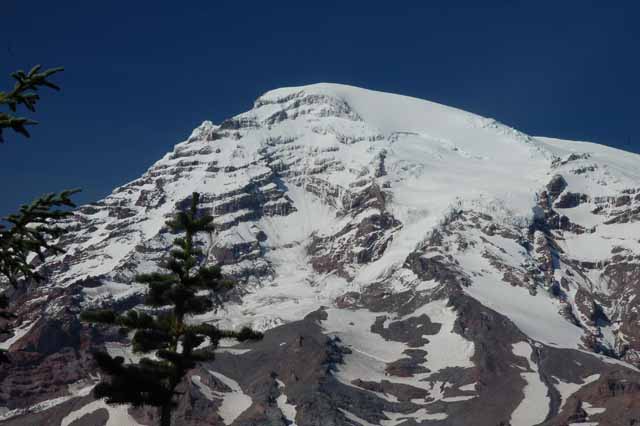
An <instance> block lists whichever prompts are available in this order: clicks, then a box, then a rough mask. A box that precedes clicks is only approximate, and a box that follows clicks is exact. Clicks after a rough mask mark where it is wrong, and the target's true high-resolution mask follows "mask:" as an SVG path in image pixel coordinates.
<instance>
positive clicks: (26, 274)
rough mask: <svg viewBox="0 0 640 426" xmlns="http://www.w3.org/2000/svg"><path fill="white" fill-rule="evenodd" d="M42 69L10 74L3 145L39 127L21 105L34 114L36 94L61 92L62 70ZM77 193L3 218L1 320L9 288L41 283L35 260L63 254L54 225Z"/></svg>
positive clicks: (0, 101)
mask: <svg viewBox="0 0 640 426" xmlns="http://www.w3.org/2000/svg"><path fill="white" fill-rule="evenodd" d="M40 68H41V67H40V65H37V66H35V67H33V68H32V69H31V71H29V72H28V73H25V72H24V71H16V72H14V73H13V74H11V76H12V77H13V78H14V79H15V80H16V82H15V84H14V87H13V89H12V90H10V91H9V92H0V106H5V107H7V108H8V109H9V111H5V112H0V143H2V142H4V139H3V130H4V129H12V130H14V131H15V132H17V133H19V134H22V135H23V136H26V137H29V132H28V131H27V129H26V126H29V125H34V124H37V122H35V121H33V120H31V119H28V118H24V117H18V116H15V115H14V113H15V112H16V111H17V109H18V106H24V107H26V108H27V109H28V110H29V111H31V112H34V111H35V106H36V103H37V102H38V101H39V100H40V97H39V95H38V94H37V93H36V92H37V91H38V89H39V88H40V87H42V86H44V87H49V88H52V89H55V90H60V88H59V87H58V86H56V85H55V84H53V83H52V82H51V81H49V77H50V76H51V75H53V74H55V73H58V72H60V71H62V68H52V69H49V70H46V71H42V72H40ZM76 192H78V190H71V191H64V192H62V193H60V194H47V195H44V196H42V197H40V198H38V199H36V200H35V201H33V202H32V203H31V204H29V205H23V206H22V207H21V208H20V211H19V212H18V213H16V214H11V215H9V216H7V217H2V218H0V291H2V293H0V318H3V319H5V320H10V319H13V318H15V315H14V314H13V312H12V311H11V309H10V306H9V298H8V297H7V294H6V290H7V288H10V287H14V288H16V287H18V285H19V283H21V282H33V281H35V282H40V281H41V280H42V276H41V275H40V274H39V273H38V272H37V270H36V267H35V265H34V264H33V262H32V257H33V256H34V255H35V256H37V257H38V258H39V259H40V260H41V261H43V260H44V257H45V255H47V254H55V253H61V252H62V249H61V248H60V247H58V246H57V245H55V244H53V241H54V240H55V239H56V238H58V237H60V236H61V235H62V234H64V233H65V229H63V228H61V227H58V226H56V224H55V222H56V221H58V220H60V219H62V218H65V217H67V216H69V215H71V212H70V211H69V208H71V207H75V205H74V204H73V202H72V201H71V198H70V197H71V195H73V194H74V193H76ZM4 331H6V330H4ZM8 361H9V358H8V357H7V356H6V354H5V353H4V352H0V363H2V362H8Z"/></svg>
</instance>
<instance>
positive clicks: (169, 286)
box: [81, 193, 262, 426]
mask: <svg viewBox="0 0 640 426" xmlns="http://www.w3.org/2000/svg"><path fill="white" fill-rule="evenodd" d="M198 203H199V194H198V193H193V196H192V199H191V207H190V209H188V210H186V211H180V212H178V213H177V214H176V215H175V217H174V218H173V219H171V220H169V221H168V222H167V226H168V228H169V230H170V231H172V232H173V233H183V235H184V236H181V237H177V238H175V240H174V241H173V249H172V250H171V251H170V253H169V256H168V259H167V260H166V261H165V262H164V263H163V264H162V265H161V266H162V269H161V270H160V271H158V272H154V273H150V274H142V275H139V276H138V277H136V281H138V282H141V283H144V284H146V285H147V286H148V291H147V295H146V299H145V304H146V305H148V306H150V307H154V308H156V309H157V311H158V312H161V313H158V314H153V315H152V314H149V313H145V312H142V311H136V310H130V311H128V312H127V313H125V314H123V315H117V314H116V313H114V312H113V311H110V310H93V311H86V312H84V313H82V315H81V319H82V320H83V321H87V322H93V323H104V324H115V325H118V326H121V327H123V328H124V329H126V330H135V334H134V336H133V339H132V344H133V349H134V351H135V352H142V353H151V352H155V355H156V356H155V358H151V357H147V358H142V359H141V360H140V362H138V363H132V364H125V360H124V358H123V357H120V356H118V357H111V356H110V355H109V354H107V353H104V352H98V353H95V359H96V362H97V363H98V366H99V367H100V368H101V369H102V370H103V371H104V372H105V373H107V374H108V375H109V376H110V378H109V379H108V380H107V381H103V382H102V383H100V384H98V385H97V386H96V388H95V389H94V396H95V397H96V398H106V399H107V403H110V404H122V403H128V404H132V405H134V406H141V405H150V406H155V407H158V408H160V414H161V425H162V426H166V425H170V424H171V411H172V407H173V406H174V404H175V402H174V396H175V393H176V387H177V386H178V384H179V383H180V382H181V381H182V379H183V378H184V376H185V374H186V373H187V371H188V370H189V369H191V368H193V367H194V366H195V365H196V363H197V362H198V361H207V360H212V359H213V351H214V350H215V348H216V347H217V345H218V343H219V341H220V339H222V338H235V339H238V340H240V341H245V340H249V339H260V338H262V334H261V333H258V332H255V331H253V330H251V329H249V328H243V329H242V330H241V331H239V332H237V331H227V330H220V329H219V328H218V327H216V326H214V325H211V324H199V325H193V324H189V323H188V322H186V321H185V319H186V318H187V317H188V316H190V315H198V314H203V313H206V312H209V311H210V310H211V309H213V308H214V303H213V301H212V297H211V296H213V295H220V294H221V293H224V292H225V291H227V290H228V289H230V288H231V286H232V283H231V282H230V281H228V280H225V279H224V278H223V277H222V274H221V272H220V268H219V267H218V266H207V265H206V264H205V261H206V258H205V254H204V252H203V251H202V249H201V248H199V247H197V246H196V244H195V240H194V238H195V237H196V235H198V234H202V233H204V234H208V233H210V232H212V231H213V223H212V222H213V217H212V216H210V215H206V214H201V213H200V212H199V211H198ZM203 293H208V294H203ZM203 344H205V345H203ZM201 345H202V346H205V347H204V348H202V349H200V346H201Z"/></svg>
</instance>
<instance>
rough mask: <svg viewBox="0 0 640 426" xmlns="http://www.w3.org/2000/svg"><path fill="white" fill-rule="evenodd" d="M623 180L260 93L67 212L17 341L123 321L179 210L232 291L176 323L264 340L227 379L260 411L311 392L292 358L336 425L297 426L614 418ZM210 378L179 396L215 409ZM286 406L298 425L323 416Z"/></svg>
mask: <svg viewBox="0 0 640 426" xmlns="http://www.w3.org/2000/svg"><path fill="white" fill-rule="evenodd" d="M639 159H640V157H639V156H637V155H634V154H630V153H624V152H621V151H618V150H614V149H611V148H606V147H603V146H600V145H596V144H588V143H583V142H569V141H561V140H556V139H550V138H540V137H531V136H529V135H526V134H524V133H522V132H520V131H518V130H516V129H513V128H511V127H508V126H505V125H503V124H501V123H499V122H497V121H496V120H493V119H489V118H484V117H481V116H478V115H475V114H471V113H468V112H464V111H461V110H458V109H455V108H450V107H446V106H443V105H440V104H437V103H433V102H428V101H424V100H420V99H416V98H411V97H407V96H400V95H394V94H389V93H382V92H376V91H372V90H366V89H360V88H356V87H351V86H345V85H339V84H328V83H320V84H313V85H309V86H301V87H292V88H282V89H276V90H273V91H270V92H267V93H266V94H264V95H262V96H260V97H259V98H258V99H257V100H256V102H255V104H254V107H253V108H252V109H250V110H249V111H246V112H244V113H241V114H238V115H236V116H234V117H231V118H229V119H227V120H224V121H222V122H221V123H219V124H213V123H212V122H210V121H205V122H203V123H202V124H201V125H200V126H198V127H197V128H196V129H194V131H193V132H192V133H191V135H190V136H189V137H188V138H187V140H185V141H183V142H181V143H178V144H177V145H176V146H175V147H174V149H173V150H172V152H170V153H167V154H166V155H165V156H164V157H163V158H162V159H160V160H159V161H158V162H156V163H155V164H154V165H153V166H152V167H150V168H149V170H147V172H146V173H145V174H143V175H142V176H141V177H140V178H138V179H136V180H134V181H132V182H129V183H127V184H126V185H123V186H121V187H119V188H116V189H115V190H114V191H113V193H112V194H111V195H109V196H108V197H106V198H105V199H103V200H100V201H98V202H96V203H92V204H89V205H86V206H82V207H81V208H79V209H78V210H77V212H76V214H75V216H74V217H73V218H72V219H70V220H69V221H68V222H67V223H66V226H68V228H69V230H70V233H69V234H68V235H67V236H65V238H64V239H63V240H62V241H61V244H62V245H63V246H64V248H65V249H66V251H67V252H66V254H65V255H63V256H58V257H56V258H52V259H51V260H50V261H49V262H47V263H46V264H45V265H44V269H45V271H46V272H48V274H49V284H50V287H49V289H50V293H47V294H45V295H44V296H41V297H43V299H42V300H46V302H47V303H46V304H42V305H40V304H38V303H37V302H33V304H28V303H25V304H24V306H25V308H24V309H28V310H29V315H31V316H32V317H33V321H34V322H33V323H29V324H26V325H24V326H21V327H20V328H19V330H22V331H21V332H24V333H25V335H28V334H34V333H36V331H37V330H41V327H40V326H38V327H35V326H34V328H33V330H36V331H31V330H32V329H31V328H30V326H31V325H33V324H36V322H35V321H36V319H38V318H45V319H46V321H62V319H65V321H66V320H69V321H76V323H77V319H76V317H75V316H74V315H75V313H77V312H76V311H77V310H78V307H79V306H82V307H87V306H115V307H117V308H123V309H124V308H127V307H133V306H136V305H137V304H138V303H140V302H141V300H142V294H143V290H144V288H143V287H142V286H140V285H138V284H137V283H136V282H135V275H136V274H137V273H140V272H149V271H152V270H155V268H157V264H158V262H159V261H160V260H161V259H162V258H163V257H164V255H165V253H166V250H167V247H168V246H169V245H170V242H171V240H172V238H173V236H171V235H169V234H168V233H167V232H166V229H165V227H164V222H165V220H166V219H167V217H168V216H169V215H170V214H172V212H174V211H175V209H176V208H177V207H179V206H184V205H185V203H186V202H188V201H189V197H190V196H191V194H192V192H194V191H197V192H199V193H201V194H202V201H203V205H202V208H203V209H205V210H206V211H207V212H210V213H212V214H213V215H214V223H215V224H216V225H217V230H216V232H215V233H214V234H212V235H211V236H210V238H208V239H207V240H206V241H201V243H203V244H206V245H207V246H209V247H210V250H209V255H208V258H207V261H209V262H215V263H218V264H220V265H222V268H223V271H224V272H225V273H226V274H228V275H230V276H232V277H233V278H235V280H236V281H238V283H239V285H238V286H237V290H236V292H235V293H234V294H233V295H231V296H230V298H229V300H228V302H227V303H226V305H225V309H224V310H221V311H219V312H214V313H211V314H209V315H205V316H202V317H198V318H192V320H193V321H208V322H216V323H222V324H224V325H228V326H232V327H240V326H242V325H246V324H250V325H252V326H253V327H255V328H258V329H262V330H271V331H270V333H272V334H271V335H270V336H272V338H267V339H266V340H267V343H265V344H264V347H262V349H256V353H257V355H256V356H257V357H258V358H256V360H257V359H259V360H260V361H256V360H254V359H253V358H251V357H252V355H251V352H249V353H248V355H247V358H246V359H245V358H242V359H241V361H238V362H241V363H242V362H245V361H247V362H248V364H247V365H252V366H253V365H257V364H260V365H261V366H262V365H264V368H265V369H267V368H269V369H271V373H272V372H273V371H276V370H277V371H279V372H280V373H279V374H282V375H281V376H280V377H281V379H278V380H281V381H279V382H274V383H276V385H275V387H273V389H275V390H278V392H281V391H282V389H283V388H284V387H285V385H286V387H287V388H288V387H289V386H292V387H293V386H302V385H296V384H295V383H303V384H306V383H311V385H313V383H315V382H313V380H314V379H310V378H309V377H308V375H306V373H305V372H302V371H305V369H308V368H311V367H308V366H307V365H304V368H302V370H296V371H295V374H294V373H292V372H291V371H290V370H287V369H286V368H284V367H282V365H284V364H287V365H289V364H290V365H292V366H295V365H297V364H296V362H297V358H296V357H297V356H298V355H299V353H300V351H308V352H305V354H306V355H305V356H307V357H308V358H305V362H307V361H308V360H311V359H313V360H318V363H319V364H318V365H317V366H316V367H317V371H316V370H314V371H315V372H314V373H313V374H317V375H318V376H317V377H322V379H319V380H324V381H325V383H331V384H332V385H331V386H333V388H332V389H337V390H339V392H335V393H334V392H329V393H331V395H330V396H326V395H325V394H324V393H322V392H320V391H319V392H320V394H321V395H322V396H321V398H328V399H330V400H331V401H332V402H331V404H333V405H331V404H330V405H331V407H333V406H334V405H335V407H338V409H334V410H333V411H331V413H330V415H327V414H326V413H324V414H323V415H322V418H323V419H324V418H331V419H333V420H331V421H332V422H333V423H331V422H330V423H326V422H325V423H318V422H315V423H314V420H309V417H308V416H313V415H314V414H309V413H315V412H314V411H313V410H311V411H309V410H306V411H304V412H303V414H299V416H302V417H300V419H298V421H297V424H300V425H306V424H331V425H351V424H368V425H370V424H374V425H376V426H387V425H400V424H404V423H406V422H404V420H405V419H409V420H408V421H410V420H411V419H413V420H415V422H416V423H418V424H432V423H430V422H431V421H433V422H435V423H433V424H434V425H435V424H437V425H445V424H448V425H456V424H470V423H469V422H468V420H469V417H465V416H466V414H465V413H483V414H486V419H488V420H487V421H486V422H483V421H484V420H482V419H481V420H478V419H479V418H481V417H482V416H478V414H475V415H473V416H472V417H470V418H473V419H474V420H473V421H474V422H475V423H474V424H482V425H485V424H486V425H487V426H489V425H491V426H493V425H495V424H500V423H501V422H502V424H509V423H510V424H512V425H514V426H516V425H521V426H530V425H533V424H537V423H541V422H542V421H544V420H545V418H547V417H548V418H554V419H556V418H557V419H560V420H558V422H557V423H549V424H550V425H551V424H553V425H559V424H566V423H562V421H564V420H566V419H567V418H569V417H570V416H571V415H573V414H575V413H579V410H581V408H580V405H577V408H576V405H575V404H576V403H575V401H574V399H575V398H574V399H572V398H573V397H572V395H573V394H574V393H575V394H580V398H585V400H589V401H591V403H593V404H602V405H603V406H605V405H606V404H609V405H606V406H608V407H612V408H611V409H612V410H613V409H614V407H616V405H615V404H618V402H619V401H618V399H616V397H615V396H612V397H611V398H609V397H606V398H605V397H602V395H603V392H604V393H605V394H606V390H605V391H601V390H602V389H605V388H606V387H607V386H610V383H618V385H619V386H627V388H625V389H628V386H629V385H628V384H624V385H623V384H622V383H628V381H629V380H636V381H637V389H638V390H639V392H638V393H639V394H640V379H638V378H637V377H636V376H633V375H632V374H631V373H629V371H631V369H630V368H629V365H628V364H625V363H635V364H639V365H640V332H638V328H637V326H636V322H637V312H638V309H640V305H639V303H640V297H637V296H638V295H640V289H639V288H638V286H637V282H638V280H639V279H640V269H639V268H638V264H640V257H639V255H638V253H640V226H638V222H640V168H638V166H637V165H638V163H639ZM38 300H39V299H38ZM70 300H71V302H70ZM70 303H71V304H72V305H73V306H74V308H73V309H75V310H76V311H74V310H73V309H70V308H69V307H68V306H69V304H70ZM69 318H73V320H70V319H69ZM76 323H74V324H76ZM30 324H31V325H30ZM38 324H40V323H38ZM292 333H293V334H292ZM296 333H297V334H296ZM303 335H304V336H306V339H307V340H305V341H306V342H312V343H305V344H303V340H304V339H303V338H302V337H301V336H303ZM327 335H328V336H331V337H332V339H330V340H329V341H327V343H326V344H325V343H322V342H325V341H324V340H323V339H324V338H325V337H326V336H327ZM268 336H269V334H268ZM323 336H324V337H323ZM334 336H338V337H340V339H342V340H341V341H339V340H336V339H333V337H334ZM27 338H29V337H27ZM20 340H21V336H18V337H14V338H12V339H11V340H7V342H9V343H8V344H7V345H9V344H11V345H13V344H14V342H19V341H20ZM317 342H321V343H320V344H319V345H320V346H313V345H314V344H316V343H317ZM341 342H342V343H341ZM112 343H113V342H111V343H109V342H108V344H107V346H108V347H109V348H111V349H110V350H114V349H113V348H114V346H113V345H112ZM109 345H111V346H109ZM114 345H115V343H114ZM305 345H306V346H305ZM16 347H17V346H16ZM115 347H118V348H120V346H115ZM118 350H123V349H118ZM261 351H262V352H261ZM274 351H275V352H274ZM289 351H290V352H289ZM240 352H242V350H240ZM276 352H277V353H278V354H282V356H283V357H286V356H289V357H290V358H287V359H288V361H287V363H279V362H276V361H275V360H272V359H271V358H270V357H273V356H274V355H272V353H276ZM591 353H600V354H605V355H607V357H608V358H605V360H607V362H609V363H612V362H617V363H618V364H608V363H605V362H604V361H602V360H601V359H600V358H599V357H596V356H592V355H589V354H591ZM319 354H320V355H319ZM240 355H242V353H241V354H240ZM127 356H129V355H127ZM278 356H280V355H278ZM324 357H328V358H326V359H325V358H324ZM283 359H284V358H283ZM227 361H229V360H227ZM309 362H310V363H311V364H312V362H311V361H309ZM276 364H278V365H276ZM220 365H225V358H224V357H222V361H221V364H220ZM228 365H244V364H236V360H235V359H234V360H231V361H229V364H228ZM576 365H580V366H581V367H580V369H578V370H576V369H577V367H576ZM612 365H613V366H612ZM283 368H284V369H283ZM287 368H289V367H287ZM291 368H294V367H291ZM314 368H315V367H314ZM621 368H622V370H620V369H621ZM285 370H286V371H285ZM229 371H231V372H229ZM319 371H321V372H319ZM620 371H623V373H620ZM538 372H540V375H538ZM227 373H229V374H231V375H233V374H236V376H235V377H234V379H235V380H237V382H238V383H241V384H242V386H241V385H240V384H238V383H236V382H234V381H229V380H228V378H225V379H224V380H223V382H225V383H234V384H233V386H232V387H230V388H229V389H233V392H236V393H237V392H238V390H239V392H242V391H243V389H244V391H246V392H248V393H251V394H252V395H253V397H255V398H261V397H260V396H257V395H258V394H259V395H263V396H264V395H268V396H269V398H270V399H269V401H272V402H273V401H275V400H278V401H280V402H279V403H278V404H279V405H278V406H279V407H280V406H281V405H282V407H285V405H286V404H289V402H287V401H289V399H287V398H285V399H284V400H282V399H281V398H280V397H278V396H277V395H273V394H272V393H269V392H262V390H259V389H254V388H251V389H250V390H247V389H246V388H243V386H244V387H246V385H247V383H249V382H251V379H249V378H246V380H245V381H243V380H244V379H245V378H244V376H242V374H241V373H239V372H237V371H233V370H225V374H227ZM271 373H270V372H267V373H266V376H268V377H271ZM238 374H240V375H238ZM290 374H291V375H290ZM616 374H619V375H622V376H616ZM634 374H635V373H634ZM600 375H602V378H601V379H599V378H600ZM210 376H211V374H209V373H207V372H206V371H202V372H201V375H198V376H194V382H193V383H194V384H195V386H196V387H197V389H200V390H203V389H204V390H205V391H206V392H205V394H206V395H216V394H220V393H219V392H214V391H212V390H211V389H210V388H208V387H207V386H209V385H207V384H205V382H204V381H202V380H201V379H202V377H210ZM241 376H242V377H241ZM196 377H197V380H196V379H195V378H196ZM213 377H219V376H216V375H215V374H213ZM222 377H225V376H222ZM291 377H295V379H294V378H291ZM301 377H302V378H301ZM314 377H316V376H314ZM211 380H212V379H209V382H211ZM256 380H258V382H259V383H262V381H261V380H262V378H260V379H256ZM265 380H271V379H265ZM309 380H311V382H309ZM524 382H526V386H524V387H523V383H524ZM251 383H253V382H251ZM265 383H266V382H265ZM474 383H476V384H475V385H474ZM590 383H592V384H593V386H603V387H602V388H601V389H600V390H594V389H593V388H589V387H588V385H589V384H590ZM598 383H600V385H599V384H598ZM603 383H604V384H603ZM633 383H636V382H633ZM272 385H273V383H272ZM618 385H616V386H618ZM250 386H253V384H252V385H250ZM265 386H267V385H266V384H265ZM269 386H270V385H269ZM583 386H584V388H585V389H584V390H583V389H582V387H583ZM261 389H262V388H261ZM296 389H297V391H296V392H297V393H296V394H294V395H295V397H297V398H299V400H300V401H307V402H309V401H311V402H309V404H307V405H306V406H308V407H311V406H317V407H324V406H325V405H323V404H320V403H318V401H319V399H318V398H320V397H319V396H318V394H309V395H307V393H308V390H305V389H306V388H304V389H303V388H300V387H298V388H296ZM314 389H315V388H314ZM616 389H618V388H616ZM633 389H635V388H633ZM261 392H262V393H261ZM305 392H307V393H305ZM305 395H306V396H305ZM336 395H337V396H336ZM344 395H347V396H344ZM496 395H497V396H496ZM520 395H524V397H523V398H520ZM343 396H344V400H348V401H351V402H350V403H349V404H344V400H342V399H340V398H342V397H343ZM496 398H497V399H496ZM598 398H600V399H598ZM214 399H215V398H214ZM249 399H251V398H249ZM283 401H284V402H283ZM293 401H296V399H295V398H293ZM568 401H570V402H571V403H568ZM612 401H613V402H612ZM616 401H618V402H616ZM301 403H302V402H301ZM264 404H265V406H269V404H271V403H270V402H264ZM283 404H284V405H283ZM572 404H573V405H572ZM271 405H273V404H271ZM282 407H281V408H282ZM486 407H497V408H495V410H493V412H491V413H489V412H485V409H486ZM561 407H569V408H561ZM227 408H228V407H227ZM245 408H246V407H245ZM285 408H286V410H285V411H286V413H287V414H286V415H288V416H295V409H294V410H293V414H291V413H292V411H291V407H289V406H288V405H286V407H285ZM225 409H226V408H225ZM283 409H284V408H283ZM327 410H329V409H328V408H327ZM474 410H475V411H474ZM569 410H573V411H571V412H569ZM258 411H259V410H258ZM238 414H239V413H238ZM326 416H329V417H326ZM331 416H333V417H331ZM575 418H578V417H575ZM579 418H580V419H582V420H584V421H586V420H587V418H588V416H586V415H585V416H582V417H579ZM238 419H240V420H238V421H237V422H236V423H233V424H267V423H266V422H264V421H263V420H264V419H262V418H259V419H258V420H256V421H255V422H253V423H251V421H249V420H247V422H245V423H242V422H243V421H244V420H242V417H239V418H238ZM363 419H364V420H363ZM445 419H452V420H450V421H449V420H446V422H445V423H439V421H444V420H445ZM334 420H335V421H334ZM278 421H279V420H278ZM278 421H276V420H274V422H275V423H272V424H278V425H280V424H282V422H280V423H278ZM288 421H289V422H291V421H292V420H291V419H289V420H288ZM261 422H262V423H261ZM403 422H404V423H403ZM225 423H226V421H225ZM206 424H210V422H209V423H206ZM214 424H217V423H215V422H214ZM412 424H413V423H412ZM545 424H546V423H545ZM620 424H621V423H620Z"/></svg>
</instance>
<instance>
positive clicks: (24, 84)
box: [0, 65, 63, 143]
mask: <svg viewBox="0 0 640 426" xmlns="http://www.w3.org/2000/svg"><path fill="white" fill-rule="evenodd" d="M40 68H41V66H40V65H36V66H35V67H33V68H32V69H31V71H29V72H28V73H25V72H24V71H16V72H14V73H12V74H11V77H13V78H14V79H15V80H16V82H15V84H14V86H13V90H11V91H9V92H0V105H6V106H7V107H8V108H9V110H10V111H9V112H0V143H2V142H4V138H3V134H2V132H3V130H4V129H12V130H13V131H15V132H17V133H20V134H21V135H23V136H25V137H29V136H30V135H29V132H28V131H27V128H26V126H30V125H34V124H38V123H37V122H36V121H33V120H31V119H29V118H25V117H18V116H15V115H13V114H12V113H15V112H16V111H17V109H18V106H20V105H22V106H24V107H25V108H27V109H28V110H29V111H31V112H34V111H35V110H36V103H37V102H38V101H39V100H40V96H39V95H38V94H37V93H36V92H37V91H38V89H39V88H41V87H43V86H44V87H48V88H50V89H54V90H60V88H59V87H58V86H56V85H55V84H53V83H52V82H51V81H50V80H49V77H50V76H52V75H53V74H56V73H58V72H60V71H62V70H63V69H62V68H52V69H48V70H45V71H42V72H40Z"/></svg>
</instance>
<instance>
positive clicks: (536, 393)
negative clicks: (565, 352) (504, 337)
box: [511, 342, 551, 426]
mask: <svg viewBox="0 0 640 426" xmlns="http://www.w3.org/2000/svg"><path fill="white" fill-rule="evenodd" d="M513 353H514V355H516V356H520V357H524V358H525V359H526V360H527V362H528V363H529V369H530V370H531V371H530V372H523V373H521V375H522V378H523V379H524V380H526V382H527V384H526V385H525V387H524V398H523V400H522V401H521V402H520V405H518V407H516V409H515V411H514V412H513V413H511V424H512V425H513V426H533V425H537V424H538V423H542V422H543V421H544V419H545V418H546V417H547V414H548V413H549V404H550V403H551V399H550V398H549V396H548V395H547V392H548V389H547V386H546V385H545V384H544V382H543V381H542V379H541V378H540V374H539V373H538V366H537V365H536V363H535V362H534V361H533V359H532V358H531V355H532V353H533V350H532V347H531V345H530V344H529V343H528V342H518V343H515V344H514V345H513Z"/></svg>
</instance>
